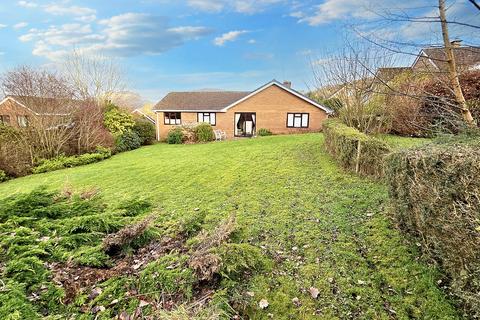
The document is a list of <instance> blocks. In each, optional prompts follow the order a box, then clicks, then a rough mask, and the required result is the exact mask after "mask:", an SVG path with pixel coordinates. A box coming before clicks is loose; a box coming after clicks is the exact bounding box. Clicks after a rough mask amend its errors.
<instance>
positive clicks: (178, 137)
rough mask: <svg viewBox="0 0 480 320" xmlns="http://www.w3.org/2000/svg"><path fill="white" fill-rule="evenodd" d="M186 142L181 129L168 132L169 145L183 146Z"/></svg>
mask: <svg viewBox="0 0 480 320" xmlns="http://www.w3.org/2000/svg"><path fill="white" fill-rule="evenodd" d="M183 141H184V135H183V131H182V129H181V128H173V129H172V130H170V131H169V132H168V135H167V143H168V144H182V143H183Z"/></svg>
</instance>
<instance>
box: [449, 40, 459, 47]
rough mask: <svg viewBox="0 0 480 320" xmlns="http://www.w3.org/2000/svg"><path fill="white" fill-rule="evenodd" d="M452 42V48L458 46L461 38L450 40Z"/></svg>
mask: <svg viewBox="0 0 480 320" xmlns="http://www.w3.org/2000/svg"><path fill="white" fill-rule="evenodd" d="M450 43H451V44H452V47H454V48H459V47H461V46H462V40H459V39H456V40H453V41H452V42H450Z"/></svg>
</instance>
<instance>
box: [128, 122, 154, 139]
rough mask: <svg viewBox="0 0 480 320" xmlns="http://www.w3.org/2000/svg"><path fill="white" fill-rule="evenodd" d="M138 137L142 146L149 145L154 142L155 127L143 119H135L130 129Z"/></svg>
mask: <svg viewBox="0 0 480 320" xmlns="http://www.w3.org/2000/svg"><path fill="white" fill-rule="evenodd" d="M132 130H133V131H134V132H136V133H137V135H138V136H139V137H140V140H141V144H142V145H150V144H153V142H154V141H155V125H154V124H153V123H151V122H150V121H148V120H145V119H143V118H136V119H135V125H134V126H133V129H132Z"/></svg>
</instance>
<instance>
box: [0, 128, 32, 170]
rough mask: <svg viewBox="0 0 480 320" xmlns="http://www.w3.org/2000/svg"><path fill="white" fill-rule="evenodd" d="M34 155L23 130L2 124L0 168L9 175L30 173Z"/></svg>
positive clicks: (0, 130)
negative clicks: (32, 155)
mask: <svg viewBox="0 0 480 320" xmlns="http://www.w3.org/2000/svg"><path fill="white" fill-rule="evenodd" d="M31 168H32V157H31V153H30V150H29V144H28V141H27V139H26V138H25V137H23V136H22V132H21V131H20V130H17V129H15V128H12V127H9V126H5V125H3V124H0V169H1V170H3V171H4V172H5V173H6V174H7V175H8V176H12V177H20V176H24V175H27V174H29V173H30V170H31Z"/></svg>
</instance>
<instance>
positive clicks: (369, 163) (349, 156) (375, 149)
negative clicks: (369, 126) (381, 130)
mask: <svg viewBox="0 0 480 320" xmlns="http://www.w3.org/2000/svg"><path fill="white" fill-rule="evenodd" d="M323 133H324V136H325V148H326V150H327V152H328V153H329V154H330V155H331V156H332V157H334V158H335V160H336V161H338V163H339V164H340V165H341V166H342V167H343V168H344V169H347V170H351V171H354V172H356V173H359V174H361V175H366V176H371V177H375V178H378V177H382V176H383V158H384V156H385V155H386V154H388V153H390V151H391V148H390V147H389V146H388V145H387V144H386V143H385V142H383V141H381V140H379V139H377V138H375V137H371V136H368V135H366V134H364V133H362V132H360V131H358V130H357V129H355V128H352V127H349V126H347V125H345V124H343V123H342V122H340V121H339V120H336V119H328V120H326V121H324V123H323Z"/></svg>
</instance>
